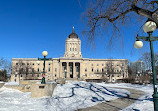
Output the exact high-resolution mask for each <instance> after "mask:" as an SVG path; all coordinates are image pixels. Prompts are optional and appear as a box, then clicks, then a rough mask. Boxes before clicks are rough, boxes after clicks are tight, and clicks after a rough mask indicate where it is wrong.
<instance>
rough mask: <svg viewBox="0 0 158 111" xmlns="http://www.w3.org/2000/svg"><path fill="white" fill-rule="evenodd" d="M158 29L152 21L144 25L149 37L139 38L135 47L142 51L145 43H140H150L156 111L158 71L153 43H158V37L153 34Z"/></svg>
mask: <svg viewBox="0 0 158 111" xmlns="http://www.w3.org/2000/svg"><path fill="white" fill-rule="evenodd" d="M155 29H156V23H155V22H152V21H148V22H146V23H145V24H144V26H143V30H144V32H146V33H148V37H145V36H138V35H137V37H136V38H137V40H136V42H135V44H134V47H135V48H136V49H140V48H141V47H143V42H142V41H140V39H142V40H143V41H148V42H150V52H151V65H152V72H153V88H154V94H153V95H152V96H153V102H154V111H158V92H157V88H158V85H157V81H156V70H155V59H154V50H153V41H157V40H158V37H153V36H152V33H153V31H154V30H155Z"/></svg>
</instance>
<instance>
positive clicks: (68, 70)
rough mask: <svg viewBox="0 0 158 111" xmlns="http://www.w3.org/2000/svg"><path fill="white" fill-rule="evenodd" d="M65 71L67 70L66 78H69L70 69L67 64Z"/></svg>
mask: <svg viewBox="0 0 158 111" xmlns="http://www.w3.org/2000/svg"><path fill="white" fill-rule="evenodd" d="M66 70H67V74H66V76H67V77H66V78H70V68H69V62H67V63H66Z"/></svg>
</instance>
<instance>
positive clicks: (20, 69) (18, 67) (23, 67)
mask: <svg viewBox="0 0 158 111" xmlns="http://www.w3.org/2000/svg"><path fill="white" fill-rule="evenodd" d="M12 73H17V75H18V77H19V81H20V76H24V75H26V78H25V79H30V77H29V76H28V75H29V74H32V75H34V73H35V72H34V70H33V68H32V66H31V65H30V63H28V62H24V61H23V60H22V59H19V60H18V62H17V63H16V64H15V65H14V66H12Z"/></svg>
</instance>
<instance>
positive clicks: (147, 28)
mask: <svg viewBox="0 0 158 111" xmlns="http://www.w3.org/2000/svg"><path fill="white" fill-rule="evenodd" d="M155 29H156V23H155V22H153V21H148V22H146V23H145V24H144V25H143V30H144V32H146V33H148V32H153V31H155Z"/></svg>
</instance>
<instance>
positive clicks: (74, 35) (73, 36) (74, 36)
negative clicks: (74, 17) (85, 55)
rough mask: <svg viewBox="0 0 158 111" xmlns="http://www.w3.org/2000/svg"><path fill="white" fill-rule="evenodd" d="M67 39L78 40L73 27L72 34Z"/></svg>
mask: <svg viewBox="0 0 158 111" xmlns="http://www.w3.org/2000/svg"><path fill="white" fill-rule="evenodd" d="M68 38H76V39H79V37H78V35H77V34H76V33H75V31H74V27H73V31H72V33H71V34H70V35H69V36H68Z"/></svg>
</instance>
